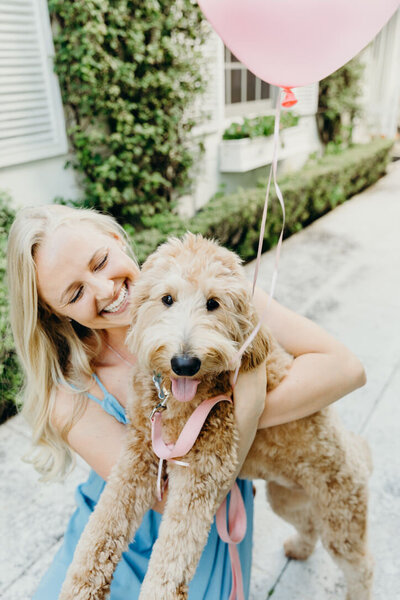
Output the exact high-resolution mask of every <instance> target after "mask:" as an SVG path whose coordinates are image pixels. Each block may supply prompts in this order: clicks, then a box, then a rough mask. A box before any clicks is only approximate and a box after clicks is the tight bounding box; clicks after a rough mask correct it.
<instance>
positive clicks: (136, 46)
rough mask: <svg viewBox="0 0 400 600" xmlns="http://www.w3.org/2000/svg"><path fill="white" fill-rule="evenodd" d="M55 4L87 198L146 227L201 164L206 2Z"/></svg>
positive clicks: (59, 65) (64, 87) (60, 63)
mask: <svg viewBox="0 0 400 600" xmlns="http://www.w3.org/2000/svg"><path fill="white" fill-rule="evenodd" d="M49 8H50V13H51V16H52V22H53V28H54V45H55V48H56V57H55V68H56V72H57V75H58V78H59V81H60V86H61V91H62V97H63V102H64V106H65V109H66V115H67V121H68V122H69V124H70V126H69V136H70V141H71V143H72V146H73V150H74V158H73V161H72V164H73V166H74V168H75V169H77V170H78V172H79V173H81V176H82V187H83V191H84V200H83V201H82V202H80V203H79V204H80V205H83V206H92V207H95V208H98V209H100V210H103V211H107V212H109V213H111V214H113V215H114V216H115V217H117V218H118V219H119V220H120V221H121V222H124V221H125V222H127V221H128V222H130V223H131V224H133V225H134V226H135V227H140V226H142V219H143V218H146V217H149V216H152V215H153V214H156V213H158V212H162V211H166V210H168V209H169V208H170V204H171V200H173V198H174V196H173V194H174V193H175V192H176V190H178V189H179V188H182V186H184V185H185V184H186V182H187V179H188V172H189V168H190V166H191V164H192V162H193V155H194V152H193V148H192V147H189V146H188V142H187V139H188V136H187V133H188V131H190V129H191V128H192V126H193V125H194V122H193V121H192V120H191V119H190V118H189V117H188V112H187V107H188V106H190V105H191V104H192V102H193V99H194V97H195V96H196V94H197V93H198V92H199V91H201V90H202V79H203V75H202V69H201V68H199V67H200V60H202V58H201V57H202V54H201V51H200V47H201V42H202V40H203V37H204V33H203V29H204V28H203V27H202V26H201V23H202V17H201V12H200V9H199V8H198V6H197V5H196V4H195V2H194V0H193V1H192V0H178V1H174V0H146V2H143V1H142V0H74V1H73V2H65V0H49ZM191 144H193V142H191Z"/></svg>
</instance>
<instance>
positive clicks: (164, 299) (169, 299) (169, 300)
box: [161, 294, 174, 306]
mask: <svg viewBox="0 0 400 600" xmlns="http://www.w3.org/2000/svg"><path fill="white" fill-rule="evenodd" d="M161 301H162V303H163V304H165V306H171V305H172V304H173V303H174V301H173V299H172V296H170V295H169V294H167V296H163V297H162V298H161Z"/></svg>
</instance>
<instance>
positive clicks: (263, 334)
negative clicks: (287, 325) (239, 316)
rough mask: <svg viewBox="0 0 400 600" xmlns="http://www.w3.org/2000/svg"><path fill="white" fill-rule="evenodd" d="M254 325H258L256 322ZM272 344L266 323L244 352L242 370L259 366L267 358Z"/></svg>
mask: <svg viewBox="0 0 400 600" xmlns="http://www.w3.org/2000/svg"><path fill="white" fill-rule="evenodd" d="M254 326H256V323H255V324H254ZM270 346H271V339H270V334H269V331H268V329H267V327H266V326H265V325H262V326H261V327H260V329H259V331H258V332H257V335H256V337H255V338H254V340H253V341H252V342H251V344H250V345H249V346H248V347H247V348H246V350H245V352H244V353H243V356H242V362H241V366H240V370H241V371H250V370H251V369H255V368H256V367H258V366H259V365H260V364H261V363H262V362H263V361H264V360H265V359H266V358H267V355H268V353H269V351H270Z"/></svg>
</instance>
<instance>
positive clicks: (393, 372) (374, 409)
mask: <svg viewBox="0 0 400 600" xmlns="http://www.w3.org/2000/svg"><path fill="white" fill-rule="evenodd" d="M398 369H400V360H399V361H398V362H397V363H396V364H395V366H394V368H393V369H392V372H391V373H390V375H389V377H388V378H387V380H386V381H385V383H384V385H383V387H382V389H381V391H380V392H379V393H378V395H377V398H376V399H375V401H374V403H373V405H372V408H371V410H370V411H369V413H368V415H367V416H366V418H365V420H364V422H363V424H362V425H361V427H360V429H359V431H358V433H364V432H365V429H366V427H367V425H368V424H369V422H370V420H371V418H372V415H373V414H374V412H375V411H376V409H377V408H378V405H379V403H380V401H381V399H382V398H383V396H384V394H385V392H386V390H387V389H388V387H389V385H390V384H391V383H392V380H393V378H394V376H395V375H396V373H397V371H398Z"/></svg>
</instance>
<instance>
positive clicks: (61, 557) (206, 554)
mask: <svg viewBox="0 0 400 600" xmlns="http://www.w3.org/2000/svg"><path fill="white" fill-rule="evenodd" d="M94 377H95V379H96V381H97V383H98V385H99V387H100V388H101V390H102V391H103V393H104V398H103V400H99V399H98V398H96V397H95V396H93V395H91V394H88V396H89V398H91V399H92V400H94V401H95V402H97V403H98V404H99V405H100V406H101V407H102V408H103V409H104V410H105V411H106V412H107V413H108V414H110V415H112V416H113V417H114V418H115V419H117V421H119V422H120V423H126V422H127V419H126V415H125V411H124V409H123V407H122V406H121V405H120V404H119V402H118V401H117V399H116V398H114V396H112V395H111V394H110V393H109V392H108V391H107V390H106V389H105V387H104V386H103V384H102V383H101V381H100V380H99V379H98V377H97V376H96V375H94ZM238 484H239V488H240V490H241V492H242V496H243V499H244V503H245V507H246V512H247V532H246V536H245V538H244V540H243V541H242V542H241V544H239V554H240V562H241V565H242V572H243V586H244V594H245V598H248V596H249V587H250V570H251V553H252V534H253V490H252V484H251V482H250V481H244V480H238ZM104 486H105V481H104V480H103V479H102V478H101V477H100V476H99V475H97V473H95V471H93V470H92V471H91V472H90V474H89V478H88V480H87V481H86V482H85V483H83V484H81V485H79V486H78V488H77V490H76V503H77V509H76V511H75V512H74V514H73V515H72V517H71V520H70V522H69V524H68V527H67V530H66V532H65V535H64V542H63V545H62V546H61V548H60V549H59V551H58V552H57V554H56V556H55V558H54V560H53V562H52V564H51V565H50V568H49V570H48V571H47V573H45V575H44V577H43V579H42V580H41V582H40V584H39V587H38V589H37V591H36V593H35V594H34V596H33V599H32V600H56V599H57V598H58V596H59V593H60V591H61V586H62V584H63V581H64V579H65V575H66V572H67V569H68V567H69V565H70V563H71V562H72V557H73V555H74V551H75V546H76V545H77V543H78V540H79V538H80V536H81V533H82V532H83V530H84V528H85V526H86V523H87V522H88V519H89V517H90V515H91V513H92V511H93V510H94V508H95V506H96V503H97V501H98V499H99V497H100V494H101V492H102V491H103V488H104ZM161 518H162V515H161V514H159V513H158V512H155V511H153V510H149V511H148V512H147V513H146V514H145V516H144V518H143V521H142V524H141V525H140V527H139V529H138V530H137V532H136V535H135V537H134V539H133V541H132V543H131V544H130V545H129V548H128V550H127V551H126V552H124V553H123V555H122V558H121V561H120V562H119V564H118V566H117V568H116V570H115V573H114V578H113V581H112V584H111V594H110V600H135V599H137V598H138V597H139V592H140V586H141V583H142V581H143V579H144V576H145V574H146V570H147V567H148V563H149V559H150V555H151V551H152V547H153V544H154V542H155V541H156V539H157V535H158V528H159V526H160V522H161ZM231 582H232V579H231V565H230V559H229V552H228V545H227V544H225V543H224V542H223V541H222V540H221V539H220V538H219V536H218V533H217V528H216V525H215V520H214V523H213V525H212V527H211V530H210V534H209V537H208V541H207V545H206V547H205V548H204V551H203V554H202V556H201V559H200V562H199V564H198V566H197V570H196V573H195V575H194V578H193V580H192V582H191V583H190V586H189V599H190V600H227V599H228V598H229V594H230V590H231Z"/></svg>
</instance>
